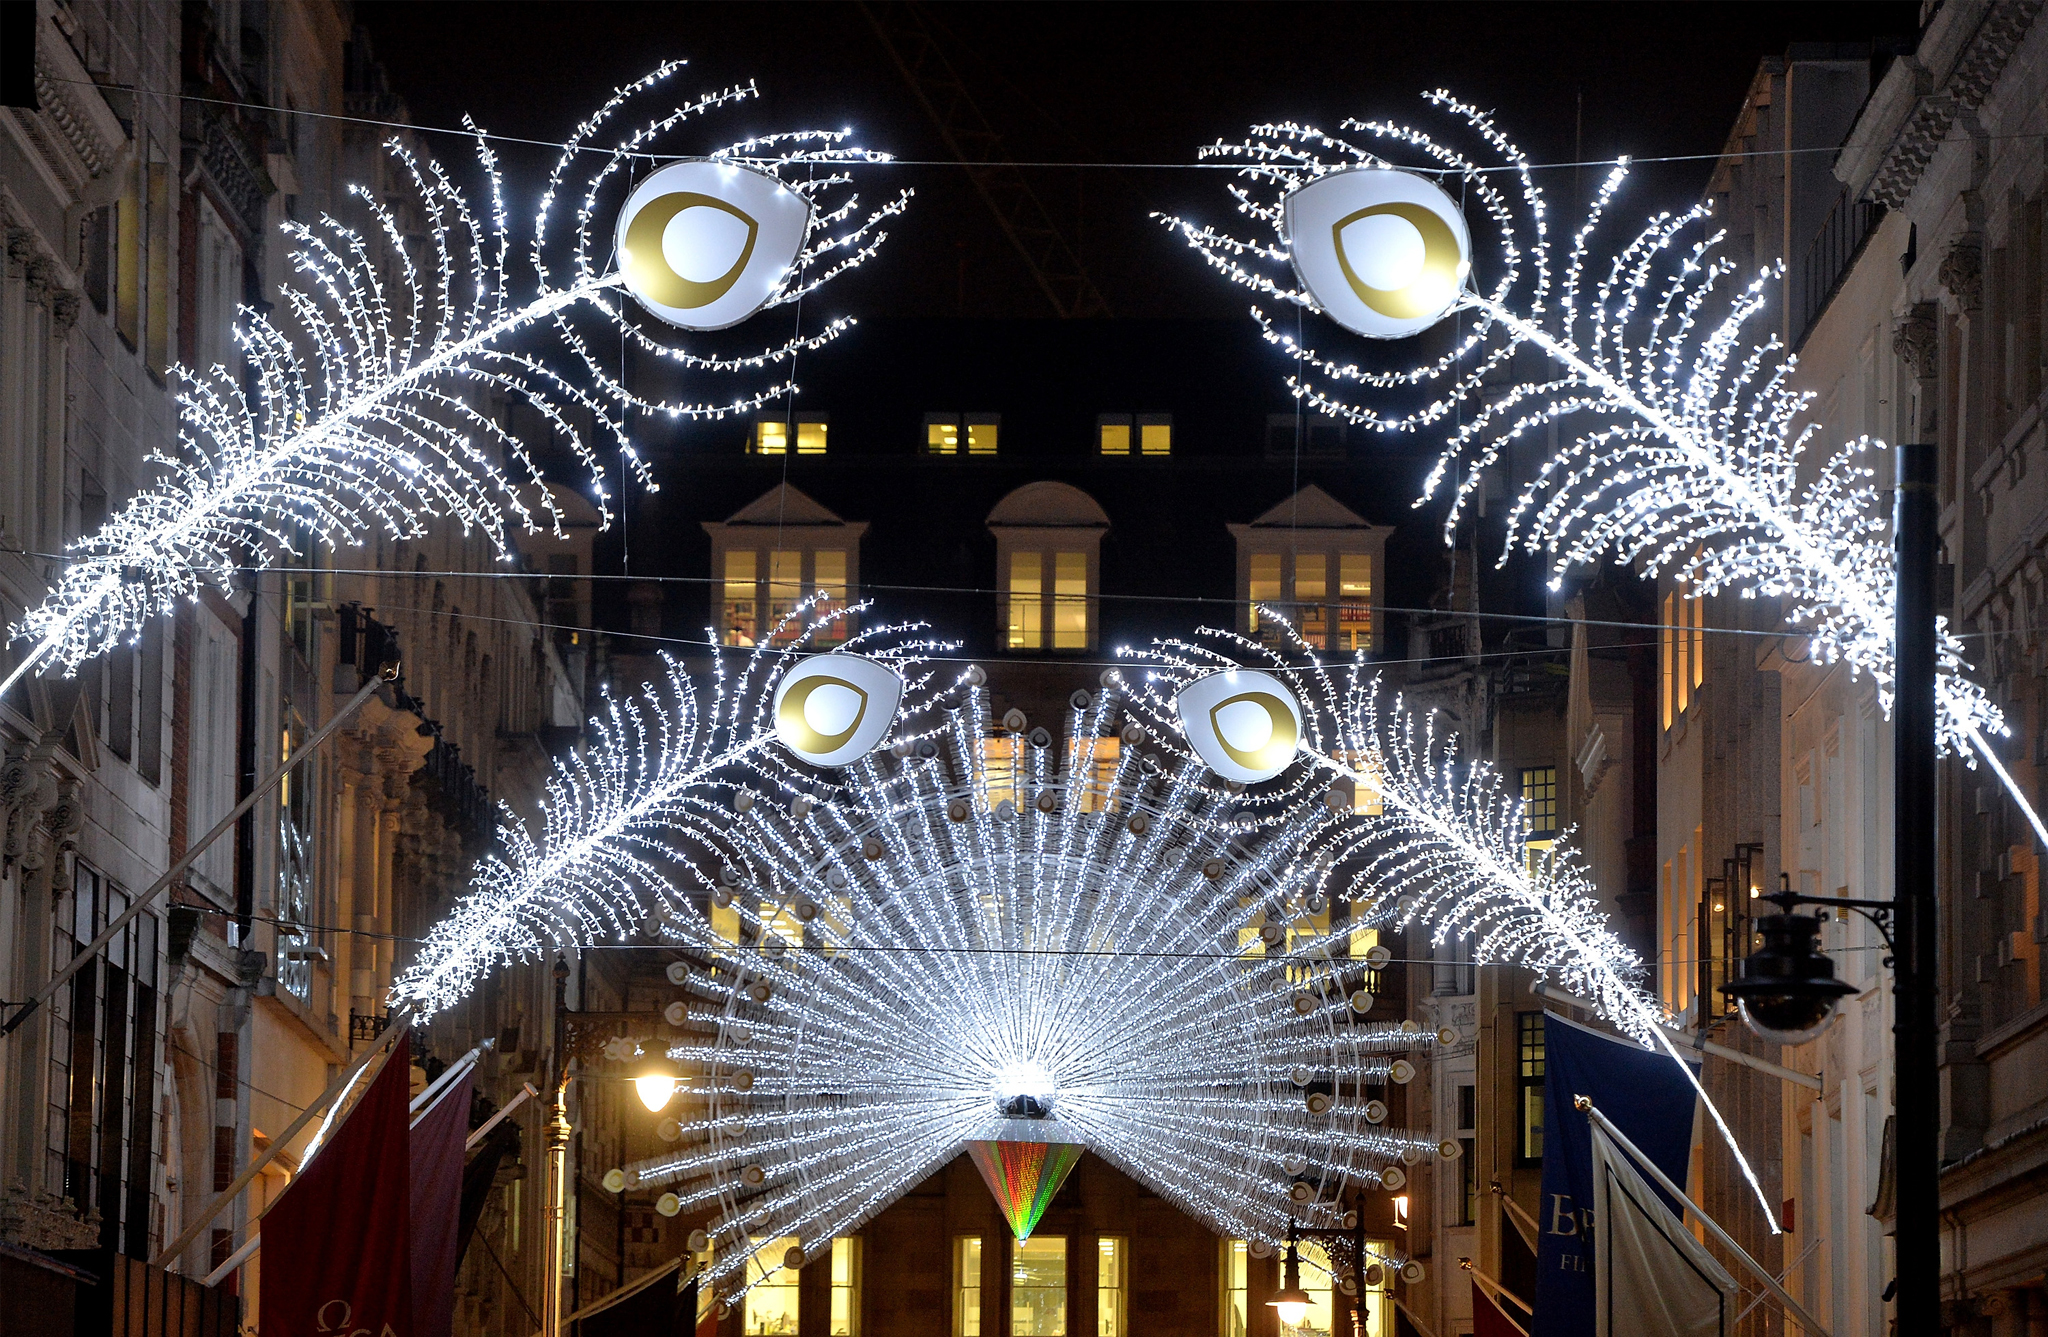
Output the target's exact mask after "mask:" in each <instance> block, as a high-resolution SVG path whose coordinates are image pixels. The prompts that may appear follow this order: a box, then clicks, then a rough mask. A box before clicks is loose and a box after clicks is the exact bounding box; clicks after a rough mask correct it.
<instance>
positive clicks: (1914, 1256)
mask: <svg viewBox="0 0 2048 1337" xmlns="http://www.w3.org/2000/svg"><path fill="white" fill-rule="evenodd" d="M1938 458H1939V457H1938V452H1937V450H1936V448H1935V447H1933V446H1931V445H1909V446H1900V447H1899V448H1898V487H1897V491H1896V492H1895V493H1894V494H1893V526H1892V528H1893V534H1894V538H1895V542H1896V544H1897V554H1898V577H1897V578H1898V603H1897V623H1896V625H1895V627H1894V629H1893V674H1894V676H1893V682H1892V688H1893V702H1892V763H1893V769H1892V802H1893V805H1894V812H1893V823H1892V873H1893V878H1894V886H1893V898H1892V899H1891V900H1890V901H1859V900H1850V899H1847V898H1841V897H1831V896H1801V895H1798V894H1796V893H1794V892H1793V891H1792V890H1791V888H1790V886H1789V885H1787V884H1786V880H1785V879H1783V878H1782V876H1781V878H1780V887H1779V890H1778V892H1777V893H1776V894H1775V895H1773V896H1770V897H1767V898H1766V899H1768V900H1770V901H1772V902H1774V903H1776V904H1777V906H1778V910H1779V912H1778V913H1777V914H1775V915H1766V916H1764V917H1763V918H1762V919H1760V920H1759V921H1758V922H1757V930H1758V932H1759V933H1761V934H1762V935H1763V939H1764V941H1763V943H1762V945H1761V946H1760V947H1758V949H1757V950H1756V951H1755V952H1754V953H1752V954H1751V955H1750V956H1749V957H1748V958H1747V959H1745V960H1744V961H1743V963H1742V976H1741V978H1739V979H1736V980H1733V981H1731V982H1730V983H1727V984H1724V985H1722V986H1721V991H1722V992H1723V993H1726V994H1728V995H1730V996H1731V997H1733V998H1735V999H1736V1001H1737V1003H1738V1004H1739V1005H1740V1007H1741V1009H1742V1017H1743V1020H1744V1021H1745V1022H1747V1023H1748V1024H1749V1027H1750V1029H1751V1030H1753V1031H1755V1032H1756V1033H1757V1034H1758V1035H1761V1036H1763V1037H1764V1038H1765V1039H1767V1040H1775V1041H1777V1042H1778V1043H1781V1044H1800V1043H1803V1042H1804V1041H1806V1040H1810V1039H1812V1038H1813V1037H1814V1036H1815V1035H1818V1034H1819V1033H1820V1032H1821V1031H1822V1030H1824V1029H1826V1027H1827V1024H1828V1021H1829V1019H1830V1018H1831V1016H1832V1015H1833V1013H1834V1009H1835V1004H1836V1003H1838V1002H1839V1001H1840V1000H1841V999H1842V997H1843V996H1844V995H1846V994H1851V993H1854V992H1856V990H1855V989H1853V988H1852V987H1850V986H1849V985H1847V984H1844V983H1842V982H1841V981H1840V980H1837V979H1836V978H1835V970H1834V963H1833V962H1831V961H1829V960H1828V958H1827V957H1826V956H1825V955H1823V954H1822V953H1821V952H1820V950H1819V946H1818V943H1817V941H1816V939H1817V937H1818V933H1819V925H1820V921H1819V920H1818V919H1810V918H1808V917H1806V916H1804V915H1798V914H1794V913H1792V911H1793V907H1794V906H1799V905H1822V906H1827V905H1834V906H1841V907H1844V908H1847V909H1852V910H1855V911H1856V912H1857V913H1859V914H1862V915H1864V916H1866V917H1867V918H1869V919H1870V920H1871V922H1872V923H1875V924H1876V925H1877V926H1878V931H1879V932H1881V933H1882V934H1883V935H1884V939H1885V946H1886V947H1888V948H1890V949H1891V953H1892V954H1891V956H1889V957H1887V958H1886V964H1887V965H1890V966H1891V967H1892V997H1893V1002H1894V1017H1893V1022H1892V1044H1893V1057H1892V1062H1893V1073H1892V1102H1893V1109H1894V1116H1893V1117H1894V1118H1895V1120H1896V1125H1895V1129H1894V1136H1893V1138H1892V1139H1891V1141H1892V1145H1893V1146H1894V1147H1895V1148H1896V1153H1895V1154H1896V1156H1897V1162H1896V1163H1895V1164H1894V1166H1893V1167H1892V1183H1893V1205H1894V1211H1895V1213H1896V1216H1895V1219H1894V1224H1893V1236H1894V1241H1895V1246H1894V1250H1893V1256H1894V1258H1895V1259H1896V1260H1897V1261H1896V1263H1895V1264H1894V1266H1895V1267H1896V1268H1897V1273H1896V1278H1895V1280H1894V1281H1893V1283H1892V1285H1893V1287H1894V1289H1895V1293H1896V1295H1897V1300H1898V1310H1897V1314H1896V1324H1897V1327H1896V1330H1897V1331H1899V1332H1902V1333H1923V1332H1925V1333H1932V1332H1938V1331H1939V1330H1940V1324H1941V1268H1940V1266H1939V1264H1938V1260H1939V1259H1940V1257H1941V1235H1940V1209H1941V1158H1940V1151H1939V1147H1940V1140H1941V1099H1940V1080H1941V1067H1940V1061H1939V1051H1938V1048H1937V1042H1938V1033H1937V1026H1936V1020H1935V1001H1936V989H1937V987H1938V984H1939V977H1938V976H1937V974H1936V967H1937V962H1936V942H1937V939H1936V936H1935V914H1936V900H1935V894H1934V815H1935V799H1936V790H1935V754H1936V737H1935V729H1936V714H1935V709H1936V708H1935V687H1934V684H1935V668H1936V658H1935V652H1936V636H1935V621H1934V616H1935V615H1934V608H1935V573H1936V563H1935V556H1936V550H1937V545H1938V543H1939V537H1938V534H1937V529H1936V516H1937V500H1936V495H1935V487H1936V477H1937V467H1938V465H1937V461H1938Z"/></svg>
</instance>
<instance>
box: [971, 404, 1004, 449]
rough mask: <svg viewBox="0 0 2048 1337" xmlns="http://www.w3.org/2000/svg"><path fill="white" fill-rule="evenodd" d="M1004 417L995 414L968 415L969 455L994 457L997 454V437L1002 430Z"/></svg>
mask: <svg viewBox="0 0 2048 1337" xmlns="http://www.w3.org/2000/svg"><path fill="white" fill-rule="evenodd" d="M1002 421H1003V420H1002V417H1001V415H1000V414H995V413H970V414H968V415H967V453H968V454H970V455H993V454H995V453H996V436H997V434H998V433H999V432H1000V431H1001V430H1002Z"/></svg>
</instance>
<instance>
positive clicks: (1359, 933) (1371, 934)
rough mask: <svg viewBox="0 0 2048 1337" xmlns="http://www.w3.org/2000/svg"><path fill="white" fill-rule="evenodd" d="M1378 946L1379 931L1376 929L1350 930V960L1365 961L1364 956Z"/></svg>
mask: <svg viewBox="0 0 2048 1337" xmlns="http://www.w3.org/2000/svg"><path fill="white" fill-rule="evenodd" d="M1379 945H1380V931H1379V930H1378V929H1376V928H1354V929H1352V930H1351V959H1352V960H1353V961H1363V960H1365V954H1366V953H1367V952H1369V951H1371V950H1372V949H1373V948H1375V947H1377V946H1379Z"/></svg>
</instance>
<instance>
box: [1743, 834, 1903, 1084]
mask: <svg viewBox="0 0 2048 1337" xmlns="http://www.w3.org/2000/svg"><path fill="white" fill-rule="evenodd" d="M1762 899H1764V900H1767V901H1770V902H1771V903H1772V904H1774V905H1776V906H1777V907H1778V913H1776V914H1774V915H1762V916H1759V917H1758V919H1757V921H1756V930H1757V933H1758V934H1759V935H1760V936H1761V937H1762V938H1763V943H1762V945H1760V946H1759V947H1758V948H1757V949H1756V950H1755V951H1754V952H1751V953H1750V954H1749V955H1748V956H1747V957H1744V958H1743V961H1742V974H1741V975H1740V976H1738V977H1737V978H1735V979H1732V980H1730V981H1729V982H1728V983H1726V984H1724V985H1722V986H1721V992H1722V993H1725V994H1727V995H1728V996H1729V997H1730V998H1733V999H1734V1000H1735V1003H1736V1006H1737V1007H1739V1008H1740V1009H1741V1011H1742V1020H1743V1022H1744V1023H1745V1024H1747V1025H1748V1027H1749V1029H1750V1030H1752V1031H1754V1032H1756V1034H1757V1035H1759V1036H1761V1037H1762V1038H1763V1039H1765V1040H1768V1041H1770V1042H1771V1043H1772V1044H1779V1045H1803V1044H1805V1043H1806V1042H1807V1041H1808V1040H1811V1039H1813V1038H1814V1037H1816V1036H1818V1035H1819V1034H1820V1033H1821V1032H1822V1031H1824V1030H1826V1029H1827V1028H1828V1023H1829V1022H1830V1021H1833V1020H1834V1015H1835V1005H1836V1004H1837V1003H1839V1002H1841V1000H1842V999H1844V998H1846V997H1848V996H1849V995H1850V994H1853V993H1855V992H1857V989H1856V986H1855V985H1853V984H1850V983H1848V982H1846V981H1844V980H1838V979H1836V978H1835V963H1834V962H1833V961H1832V960H1830V959H1829V958H1828V956H1827V954H1826V953H1825V952H1823V951H1821V950H1820V926H1821V924H1822V923H1823V922H1825V921H1824V920H1823V919H1822V918H1821V917H1820V916H1818V915H1802V914H1795V913H1793V907H1794V906H1797V905H1836V906H1841V907H1843V908H1844V909H1852V910H1855V911H1857V912H1858V913H1859V914H1863V915H1866V916H1868V917H1869V918H1870V920H1871V922H1872V923H1874V924H1876V925H1877V927H1878V932H1880V933H1882V934H1883V935H1884V939H1885V945H1886V946H1887V947H1889V946H1890V945H1891V922H1890V921H1891V908H1892V907H1891V903H1890V902H1889V901H1855V900H1848V899H1845V898H1842V897H1835V896H1801V895H1799V894H1797V893H1796V892H1794V891H1793V890H1792V888H1791V878H1790V877H1788V876H1786V875H1785V874H1782V873H1781V874H1779V886H1778V890H1777V891H1775V892H1773V893H1772V894H1771V895H1769V896H1766V897H1763V898H1762Z"/></svg>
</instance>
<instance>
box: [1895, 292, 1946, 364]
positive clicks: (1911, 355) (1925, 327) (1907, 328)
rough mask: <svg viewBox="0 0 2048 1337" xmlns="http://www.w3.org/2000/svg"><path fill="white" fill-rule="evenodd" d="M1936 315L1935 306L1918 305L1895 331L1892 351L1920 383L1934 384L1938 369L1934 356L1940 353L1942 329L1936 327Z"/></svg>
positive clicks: (1900, 320) (1904, 317) (1920, 303)
mask: <svg viewBox="0 0 2048 1337" xmlns="http://www.w3.org/2000/svg"><path fill="white" fill-rule="evenodd" d="M1934 311H1935V307H1934V303H1932V302H1917V303H1915V304H1914V305H1913V307H1912V308H1911V309H1910V310H1909V311H1907V313H1906V314H1905V315H1904V316H1902V317H1900V319H1899V323H1898V324H1897V325H1895V326H1893V327H1892V351H1893V352H1894V353H1897V354H1898V355H1899V357H1900V359H1901V360H1903V361H1904V362H1905V364H1906V365H1907V367H1909V368H1911V369H1912V372H1913V376H1914V378H1915V379H1917V380H1922V381H1931V380H1933V379H1934V373H1935V368H1936V366H1937V365H1938V364H1937V363H1936V361H1935V354H1936V353H1937V352H1938V351H1939V349H1940V327H1939V326H1937V325H1936V324H1935V321H1934Z"/></svg>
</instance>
